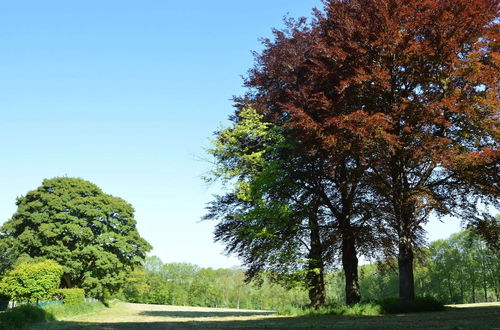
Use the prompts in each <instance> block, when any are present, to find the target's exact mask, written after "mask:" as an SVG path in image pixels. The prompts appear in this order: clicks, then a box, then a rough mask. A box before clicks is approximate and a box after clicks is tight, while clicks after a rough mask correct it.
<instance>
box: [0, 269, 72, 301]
mask: <svg viewBox="0 0 500 330" xmlns="http://www.w3.org/2000/svg"><path fill="white" fill-rule="evenodd" d="M62 274H63V268H62V266H60V265H59V264H57V263H56V262H55V261H52V260H45V261H42V262H38V263H34V264H28V263H23V264H20V265H19V266H17V267H16V268H14V269H13V270H11V271H9V272H8V273H7V274H6V275H5V277H3V278H2V280H1V281H0V292H2V293H3V294H5V295H7V296H9V297H11V299H13V300H17V301H20V302H36V301H39V300H43V299H46V298H48V297H49V295H50V292H51V291H52V290H54V289H55V288H57V287H58V286H59V283H60V282H61V276H62Z"/></svg>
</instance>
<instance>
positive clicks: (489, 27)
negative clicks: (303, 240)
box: [240, 0, 500, 302]
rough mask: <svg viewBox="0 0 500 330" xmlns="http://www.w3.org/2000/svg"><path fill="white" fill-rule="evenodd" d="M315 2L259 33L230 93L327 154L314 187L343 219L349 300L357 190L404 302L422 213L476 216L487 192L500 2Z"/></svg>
mask: <svg viewBox="0 0 500 330" xmlns="http://www.w3.org/2000/svg"><path fill="white" fill-rule="evenodd" d="M324 4H325V7H324V10H323V11H319V10H317V11H315V18H314V20H313V22H312V23H311V24H306V22H305V20H299V21H297V22H289V25H288V29H287V30H285V31H275V39H274V40H266V41H265V49H264V51H263V52H262V53H261V54H258V55H257V63H256V66H255V67H254V68H253V69H252V70H251V71H250V74H249V77H248V79H247V82H246V85H247V86H248V87H250V92H249V93H248V95H247V96H246V97H245V98H244V99H243V100H240V101H242V102H250V103H252V105H254V106H255V107H256V108H257V109H258V110H259V111H260V112H261V113H263V114H265V115H266V119H267V120H269V121H272V122H274V123H276V124H278V125H285V126H287V127H288V128H289V129H290V131H291V134H292V136H293V140H294V141H295V144H296V146H297V148H298V149H301V150H303V152H305V153H308V154H309V155H316V156H317V157H321V158H322V159H327V160H328V161H329V162H330V169H331V170H330V174H329V175H330V178H331V179H332V180H331V182H333V185H330V186H328V188H325V189H324V191H321V189H319V190H318V191H317V193H318V195H319V196H320V197H322V198H323V202H324V203H325V205H328V203H330V205H331V208H332V214H333V215H335V221H336V222H337V224H338V226H339V228H342V229H341V230H340V232H341V233H342V235H341V236H342V238H341V239H342V242H343V245H342V259H343V263H344V271H345V273H346V294H347V295H348V296H349V295H352V298H350V299H349V298H348V302H355V301H356V300H359V293H356V292H357V288H356V285H357V284H356V282H357V273H356V270H355V269H353V266H354V265H356V266H357V259H356V249H355V242H356V238H355V235H356V231H355V230H354V229H355V228H353V226H352V225H351V224H352V222H351V221H353V220H355V219H356V216H357V215H358V214H362V213H363V212H360V211H359V210H360V209H363V203H359V201H362V200H365V201H366V203H365V204H364V205H365V206H366V209H365V211H366V210H372V213H371V214H372V217H373V218H375V217H377V219H372V220H373V221H374V222H373V226H376V225H377V224H381V223H382V224H383V225H384V230H383V232H384V233H386V234H389V236H390V237H391V238H392V239H393V242H394V246H393V248H395V253H396V254H397V259H398V267H399V277H400V297H401V298H402V299H404V300H410V301H411V300H413V299H414V283H413V261H414V260H413V259H414V255H413V252H414V249H415V248H417V247H418V246H419V245H420V244H421V243H422V241H423V236H422V234H423V230H422V227H421V225H422V224H423V223H425V222H426V221H427V219H428V215H429V213H430V212H432V211H434V212H436V213H437V214H440V215H444V214H452V215H458V214H460V215H462V216H464V215H466V216H468V217H476V215H477V214H478V210H477V206H478V203H479V202H480V201H481V202H483V203H492V204H497V203H498V196H499V186H498V172H499V171H498V170H499V167H498V164H499V162H498V160H499V150H498V141H499V132H500V130H499V119H498V109H499V94H498V92H499V80H498V79H499V78H498V77H500V73H499V72H498V71H499V54H498V48H499V41H498V36H499V33H498V32H499V31H498V23H499V19H498V17H499V16H498V8H499V1H497V0H408V1H397V0H347V1H345V0H344V1H340V0H329V1H325V3H324ZM332 187H333V188H332ZM360 187H363V188H362V189H360ZM325 191H326V192H329V193H330V194H325ZM332 192H333V194H332ZM332 196H337V197H338V198H336V199H334V200H335V203H331V199H332ZM374 200H376V201H377V204H378V208H377V210H376V212H375V210H373V208H372V207H373V201H374ZM354 205H357V206H356V208H355V207H354ZM375 220H376V221H375ZM388 248H390V247H388ZM356 295H357V296H356Z"/></svg>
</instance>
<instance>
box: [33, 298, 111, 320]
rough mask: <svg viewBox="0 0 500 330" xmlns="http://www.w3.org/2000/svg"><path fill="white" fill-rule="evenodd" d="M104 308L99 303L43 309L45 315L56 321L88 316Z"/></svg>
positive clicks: (46, 307) (50, 306)
mask: <svg viewBox="0 0 500 330" xmlns="http://www.w3.org/2000/svg"><path fill="white" fill-rule="evenodd" d="M104 308H106V306H105V305H104V304H103V303H102V302H100V301H95V302H83V303H79V304H75V305H67V304H63V305H49V306H45V307H43V309H44V310H45V311H46V312H47V313H49V314H50V315H53V316H54V317H55V318H56V319H60V318H62V317H68V316H73V315H81V314H89V313H92V312H95V311H98V310H101V309H104Z"/></svg>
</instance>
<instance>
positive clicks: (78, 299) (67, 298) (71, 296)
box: [52, 288, 85, 305]
mask: <svg viewBox="0 0 500 330" xmlns="http://www.w3.org/2000/svg"><path fill="white" fill-rule="evenodd" d="M52 296H53V297H56V298H57V299H58V300H63V301H64V303H65V304H66V305H78V304H81V303H83V302H84V301H85V291H84V290H83V289H77V288H73V289H56V290H53V291H52Z"/></svg>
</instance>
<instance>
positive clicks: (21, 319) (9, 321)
mask: <svg viewBox="0 0 500 330" xmlns="http://www.w3.org/2000/svg"><path fill="white" fill-rule="evenodd" d="M54 320H55V317H54V315H52V314H51V313H50V312H48V311H46V310H44V309H43V308H40V307H38V306H33V305H22V306H19V307H16V308H12V309H9V310H7V311H6V312H4V313H1V314H0V329H2V330H4V329H5V330H7V329H20V328H23V327H25V326H26V325H28V324H31V323H37V322H47V321H54Z"/></svg>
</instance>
